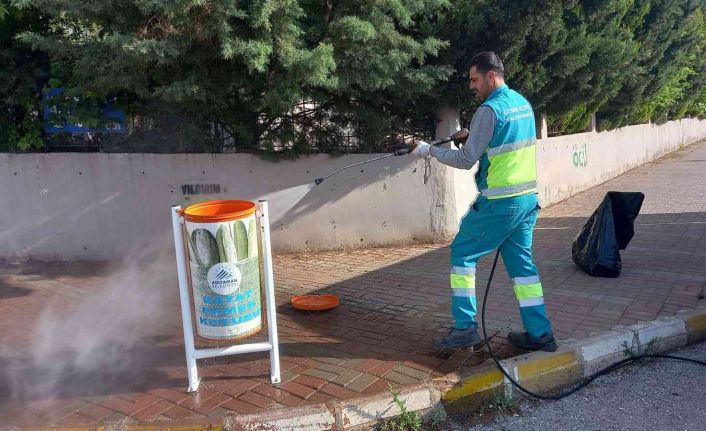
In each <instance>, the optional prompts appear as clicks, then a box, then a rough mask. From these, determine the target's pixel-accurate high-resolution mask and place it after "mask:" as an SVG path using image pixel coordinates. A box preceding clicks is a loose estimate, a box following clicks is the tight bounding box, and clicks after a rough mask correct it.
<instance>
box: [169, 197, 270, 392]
mask: <svg viewBox="0 0 706 431" xmlns="http://www.w3.org/2000/svg"><path fill="white" fill-rule="evenodd" d="M171 212H172V227H173V229H174V249H175V251H176V262H177V276H178V279H179V298H180V300H181V322H182V326H183V328H184V350H185V351H186V370H187V374H188V377H189V388H188V389H187V392H194V391H196V390H197V389H198V388H199V383H200V381H201V380H200V379H199V373H198V368H197V365H196V360H197V359H203V358H215V357H218V356H230V355H237V354H241V353H253V352H267V351H269V352H270V378H271V381H272V383H273V384H277V383H280V382H281V378H280V368H279V341H278V338H277V313H276V310H275V307H276V305H275V288H274V277H273V273H272V249H271V247H270V219H269V209H268V207H267V201H266V200H261V201H258V203H257V211H256V218H257V220H258V226H259V228H260V234H261V235H260V255H261V256H262V263H263V267H264V285H265V306H266V307H267V329H268V331H267V332H268V341H267V342H261V343H250V344H236V345H232V346H228V347H218V348H212V349H198V350H197V349H196V347H195V346H194V330H193V322H192V319H191V300H190V292H189V281H188V279H187V274H188V272H187V270H186V265H187V257H186V253H185V252H184V236H183V235H184V233H183V225H184V217H183V216H182V213H181V206H180V205H175V206H173V207H172V208H171Z"/></svg>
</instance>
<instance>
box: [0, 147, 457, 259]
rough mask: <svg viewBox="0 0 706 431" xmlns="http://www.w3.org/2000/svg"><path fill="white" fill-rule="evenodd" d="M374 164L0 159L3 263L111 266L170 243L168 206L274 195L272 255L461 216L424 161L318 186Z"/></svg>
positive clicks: (416, 236)
mask: <svg viewBox="0 0 706 431" xmlns="http://www.w3.org/2000/svg"><path fill="white" fill-rule="evenodd" d="M371 157H375V155H372V156H371V155H347V156H343V157H338V158H333V157H330V156H328V155H316V156H311V157H303V158H301V159H299V160H296V161H282V162H279V163H273V162H268V161H264V160H261V159H260V158H258V157H256V156H252V155H247V154H221V155H209V154H174V155H157V154H81V153H76V154H74V153H65V154H0V196H3V198H4V199H3V205H0V257H27V256H29V257H33V258H40V259H79V258H80V259H84V258H85V259H114V258H118V257H120V256H123V255H124V254H125V253H128V252H129V251H130V250H135V249H137V250H139V249H141V248H144V247H146V246H150V245H152V246H154V245H155V244H160V246H164V247H170V246H171V239H170V237H169V233H170V229H171V227H170V226H171V225H170V223H171V221H170V218H169V214H168V209H169V207H170V206H171V205H172V204H176V203H180V204H190V203H195V202H199V201H203V200H211V199H225V198H231V199H233V198H239V199H251V200H255V199H260V198H267V199H269V200H270V201H271V212H272V230H273V235H272V238H273V246H274V247H275V249H278V250H306V249H327V248H342V247H351V246H366V245H373V244H390V243H395V242H409V241H415V240H416V241H430V240H433V239H436V240H439V239H446V238H448V236H449V235H451V233H452V232H453V230H454V229H455V226H456V221H457V219H458V216H457V211H456V207H455V205H456V196H455V194H454V189H453V181H452V176H453V175H455V173H454V172H452V171H453V170H452V169H448V168H446V167H444V166H441V165H439V164H437V163H432V162H431V161H430V160H418V159H416V158H415V157H413V156H409V157H406V156H401V157H394V158H391V159H388V160H385V161H380V162H375V163H371V164H367V165H363V166H360V167H357V168H354V169H350V170H347V171H343V172H341V173H339V174H337V175H335V176H333V177H331V178H329V179H327V180H326V181H324V182H323V183H322V184H321V185H319V186H314V183H313V180H314V178H317V177H320V176H323V175H325V174H326V173H328V172H331V171H333V170H334V169H337V168H339V167H342V166H344V165H347V164H351V163H355V162H358V161H363V160H367V159H369V158H371ZM464 210H465V209H464ZM161 244H163V245H161Z"/></svg>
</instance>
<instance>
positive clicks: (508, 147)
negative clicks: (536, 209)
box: [476, 84, 537, 199]
mask: <svg viewBox="0 0 706 431" xmlns="http://www.w3.org/2000/svg"><path fill="white" fill-rule="evenodd" d="M483 106H488V107H490V108H491V109H492V110H493V111H494V112H495V117H496V120H495V130H494V131H493V138H492V139H491V140H490V144H489V145H488V148H487V149H486V150H485V152H484V153H483V155H482V156H481V158H480V166H479V168H478V173H477V174H476V184H477V185H478V190H479V191H480V192H481V194H482V195H483V196H485V197H487V198H488V199H501V198H508V197H512V196H520V195H525V194H529V193H536V192H537V162H536V157H535V150H536V143H537V131H536V129H535V122H534V111H533V110H532V105H530V103H529V102H528V101H527V99H525V98H524V97H523V96H522V95H521V94H520V93H518V92H517V91H515V90H511V89H510V87H508V86H507V85H505V84H503V85H502V86H500V87H498V88H497V89H495V91H493V92H492V93H491V94H490V96H488V99H486V101H485V102H483Z"/></svg>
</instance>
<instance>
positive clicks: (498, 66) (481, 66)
mask: <svg viewBox="0 0 706 431" xmlns="http://www.w3.org/2000/svg"><path fill="white" fill-rule="evenodd" d="M473 66H475V67H476V70H478V71H479V72H481V73H488V72H489V71H491V70H492V71H493V72H495V73H496V74H497V75H498V76H499V77H501V78H502V77H504V76H505V67H503V62H502V60H500V57H498V55H497V54H496V53H494V52H493V51H483V52H481V53H479V54H476V55H474V56H473V58H472V59H471V64H470V65H469V66H468V68H469V69H470V68H471V67H473Z"/></svg>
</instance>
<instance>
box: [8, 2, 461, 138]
mask: <svg viewBox="0 0 706 431" xmlns="http://www.w3.org/2000/svg"><path fill="white" fill-rule="evenodd" d="M19 4H20V5H21V6H23V7H34V8H37V9H38V10H40V11H41V12H42V13H44V14H47V15H49V16H52V17H55V20H56V22H55V25H54V27H53V32H52V33H51V34H42V33H40V32H36V31H26V32H24V33H22V34H21V35H20V40H21V41H23V42H25V43H27V44H28V45H30V46H31V47H32V48H34V49H37V50H40V51H43V52H46V53H48V54H49V56H50V58H51V59H52V61H53V62H55V63H56V64H57V70H59V71H60V72H59V73H58V75H59V76H57V78H58V79H59V80H60V81H61V84H62V85H63V86H64V87H65V88H66V89H67V92H68V93H67V94H76V95H79V94H83V95H86V94H91V95H97V96H100V97H105V96H117V97H118V99H119V100H120V101H121V103H122V107H123V109H125V110H127V111H128V112H130V113H132V114H138V113H139V114H141V115H146V116H150V115H155V113H157V112H168V113H174V114H176V115H179V116H181V118H188V119H189V121H192V122H193V123H194V125H195V127H196V129H197V130H199V131H200V133H201V134H205V133H208V130H210V129H211V128H212V127H213V125H214V124H216V125H219V126H221V127H223V128H225V129H226V130H227V131H228V134H229V135H231V136H233V137H234V138H235V139H236V140H237V141H238V142H243V143H250V142H259V143H261V144H262V145H264V147H265V148H275V147H276V145H277V144H278V143H282V142H285V143H292V142H293V143H294V145H295V146H297V145H302V146H304V147H305V146H306V145H307V142H306V140H307V139H306V138H303V137H306V136H309V135H310V134H311V133H309V134H307V133H305V132H307V131H308V132H312V130H314V128H319V129H322V130H324V131H326V130H328V131H331V132H334V131H336V130H338V131H339V135H340V133H342V132H341V130H345V128H346V127H355V128H360V129H362V133H361V135H362V136H364V137H365V136H368V135H369V140H375V139H378V138H379V137H380V136H379V135H380V133H379V132H380V130H381V129H384V128H385V126H386V124H377V123H380V121H379V120H378V119H379V118H389V117H390V116H389V115H385V113H386V112H393V111H395V110H400V109H399V107H400V106H401V105H404V103H405V102H410V103H411V105H414V104H415V103H416V99H417V97H418V96H420V95H424V94H425V93H427V92H428V91H429V90H430V89H431V88H432V87H433V86H434V85H435V84H436V83H438V82H439V81H442V80H444V79H445V78H446V77H447V75H448V68H446V67H444V66H429V65H427V64H426V60H427V57H429V56H433V55H435V54H436V53H437V52H438V51H439V49H440V48H442V47H443V46H444V44H443V43H442V42H441V41H439V40H437V39H435V38H433V37H425V36H420V32H419V27H420V26H422V25H423V24H424V22H425V21H426V19H427V18H426V17H427V16H428V15H429V14H433V12H434V11H435V10H437V9H439V8H441V7H445V6H446V2H445V1H444V0H411V1H400V2H397V1H395V2H387V1H377V0H374V1H347V2H333V1H312V0H302V1H298V0H251V1H242V2H233V1H227V0H219V1H207V2H204V1H199V0H193V1H187V0H182V1H173V0H161V1H159V0H158V1H149V2H145V1H140V0H133V1H125V2H120V3H119V4H116V3H115V2H112V1H109V0H98V1H93V2H91V3H90V4H86V3H85V2H82V1H78V0H22V1H20V2H19ZM429 109H431V108H429ZM408 111H409V107H408V106H406V105H405V106H404V107H403V108H402V109H401V110H400V112H401V113H407V112H408ZM155 116H156V115H155ZM393 117H394V115H393ZM307 121H308V123H307ZM382 123H385V121H382ZM302 128H303V129H302ZM303 149H304V148H299V150H303Z"/></svg>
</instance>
